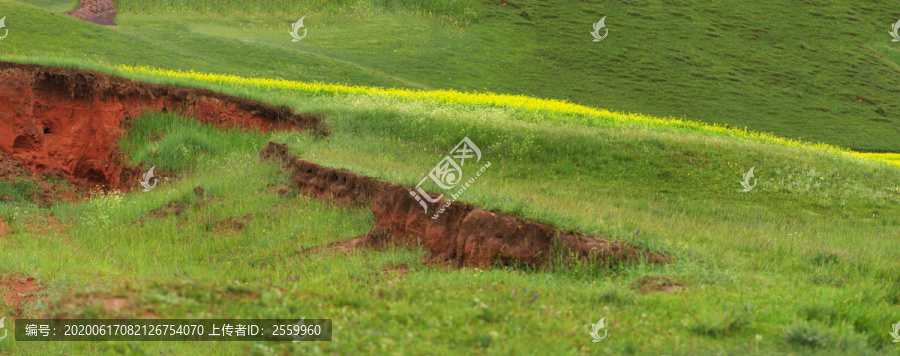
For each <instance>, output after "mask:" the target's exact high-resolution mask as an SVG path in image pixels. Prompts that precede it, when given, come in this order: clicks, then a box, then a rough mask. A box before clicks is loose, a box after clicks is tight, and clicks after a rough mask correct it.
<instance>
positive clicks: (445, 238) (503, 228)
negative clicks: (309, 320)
mask: <svg viewBox="0 0 900 356" xmlns="http://www.w3.org/2000/svg"><path fill="white" fill-rule="evenodd" d="M259 156H260V158H262V159H276V160H280V162H281V164H282V167H283V168H284V169H285V170H286V171H288V172H290V175H291V182H292V184H294V185H295V186H296V187H297V189H298V190H299V191H300V192H301V193H302V194H304V195H308V196H313V197H318V198H333V199H335V200H337V201H339V202H344V203H349V204H366V205H369V206H371V208H372V212H373V213H374V215H375V219H376V221H377V222H376V223H377V225H378V227H376V229H378V230H379V231H387V232H389V233H390V235H392V236H393V237H394V239H395V241H400V242H401V243H405V244H420V243H421V244H423V245H425V246H426V247H427V248H428V249H430V250H431V252H432V254H433V255H434V257H435V258H436V259H440V260H446V261H455V262H456V263H457V265H460V266H461V265H477V266H485V265H488V264H490V263H491V262H492V261H494V260H499V261H501V262H503V263H509V262H512V261H521V262H525V263H527V264H530V265H542V264H544V263H546V262H548V261H549V260H550V259H551V258H552V256H550V252H551V251H550V247H551V245H552V244H553V243H557V244H559V246H560V247H562V248H563V249H568V250H569V251H570V252H574V253H575V254H576V255H577V256H579V257H582V258H597V259H599V260H606V261H621V260H638V259H641V258H643V259H644V260H647V261H651V262H657V263H662V262H666V258H665V257H663V256H662V255H659V254H653V253H649V252H646V251H641V250H637V249H635V248H633V247H631V246H628V245H627V244H624V243H619V242H609V241H605V240H602V239H599V238H596V237H588V236H582V235H576V234H572V233H568V232H564V231H561V230H559V229H557V228H554V227H550V226H547V225H544V224H539V223H535V222H532V221H528V220H524V219H520V218H516V217H511V216H505V215H501V214H497V213H494V212H490V211H487V210H484V209H482V208H480V207H477V206H474V205H470V204H466V203H463V202H454V203H453V204H452V205H450V207H448V208H447V209H446V210H445V211H444V213H443V214H441V215H440V216H439V217H438V218H437V219H432V218H431V214H433V213H434V212H433V210H435V208H437V207H441V206H442V205H444V203H445V201H444V199H441V200H440V201H438V202H436V203H433V204H432V205H431V206H430V207H429V211H430V212H428V213H426V212H423V210H422V209H421V207H420V205H419V204H418V203H417V202H416V201H415V200H414V199H413V198H412V197H411V196H410V193H409V192H410V188H408V187H404V186H400V185H396V184H391V183H388V182H384V181H381V180H377V179H374V178H370V177H365V176H358V175H356V174H353V173H351V172H347V171H342V170H337V169H333V168H328V167H323V166H320V165H317V164H315V163H312V162H308V161H304V160H301V159H298V158H297V157H296V156H292V155H289V154H288V147H287V146H285V145H282V144H278V143H275V142H269V144H268V145H267V146H266V147H264V148H263V149H262V150H260V152H259ZM432 197H435V196H432ZM373 231H374V230H373ZM378 235H379V234H377V233H370V234H368V235H366V237H373V236H378ZM366 237H361V238H358V239H365V238H366ZM373 242H377V241H370V242H369V243H373ZM366 244H368V243H367V242H365V241H354V242H353V245H366Z"/></svg>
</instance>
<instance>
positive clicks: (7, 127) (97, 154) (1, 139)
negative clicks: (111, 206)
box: [0, 62, 327, 189]
mask: <svg viewBox="0 0 900 356" xmlns="http://www.w3.org/2000/svg"><path fill="white" fill-rule="evenodd" d="M148 111H156V112H167V111H171V112H175V113H178V114H182V115H186V116H191V117H194V118H195V119H197V120H198V121H201V122H203V123H208V124H213V125H217V126H219V127H242V128H248V129H252V130H260V131H272V130H289V129H302V130H305V129H315V130H320V131H323V132H327V128H326V127H325V126H324V124H323V123H322V117H321V116H320V115H300V114H294V113H293V112H292V110H291V109H290V108H287V107H276V106H273V105H269V104H265V103H261V102H258V101H253V100H249V99H244V98H239V97H235V96H231V95H226V94H222V93H217V92H214V91H211V90H205V89H196V88H182V87H176V86H169V85H158V84H151V83H144V82H138V81H133V80H129V79H125V78H121V77H116V76H112V75H109V74H105V73H100V72H94V71H86V70H79V69H70V68H54V67H45V66H40V65H34V64H18V63H8V62H0V153H2V154H6V155H8V156H11V157H12V158H13V159H15V160H16V161H19V162H21V163H22V164H23V165H24V166H25V167H28V168H29V169H30V170H32V171H33V172H34V173H38V174H40V173H44V172H58V173H60V174H63V175H65V176H67V177H69V178H71V179H73V180H80V181H86V182H87V183H89V184H91V185H101V186H103V187H105V188H108V189H126V188H127V187H128V186H130V185H132V184H131V183H133V182H132V180H133V179H130V178H132V177H131V176H133V175H135V174H138V175H139V173H140V172H137V171H134V169H130V168H129V167H125V165H124V164H123V162H122V161H123V160H122V157H121V155H120V152H119V150H118V139H119V138H120V137H121V135H122V134H123V133H124V131H125V128H124V127H123V126H125V125H123V123H125V122H126V120H127V119H130V118H137V117H139V116H140V115H142V114H143V113H145V112H148Z"/></svg>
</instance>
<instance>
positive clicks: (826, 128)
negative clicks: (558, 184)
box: [0, 0, 900, 152]
mask: <svg viewBox="0 0 900 356" xmlns="http://www.w3.org/2000/svg"><path fill="white" fill-rule="evenodd" d="M4 1H5V0H4ZM184 4H185V3H183V2H140V1H133V2H132V1H125V2H120V8H121V9H122V12H121V14H120V16H119V18H118V19H117V23H119V26H117V27H115V28H102V27H99V26H95V25H91V24H84V23H81V22H78V21H77V20H74V19H62V16H59V15H54V16H50V15H49V14H44V15H41V16H38V15H37V14H29V15H25V14H24V13H25V12H27V11H26V10H24V8H23V7H22V6H19V5H13V3H9V2H0V11H2V12H4V13H11V12H14V13H23V15H22V16H20V15H16V16H18V17H25V18H26V19H28V21H32V23H30V24H27V25H28V26H27V27H23V26H25V25H26V24H22V23H20V22H18V21H22V19H20V20H15V19H16V17H10V18H9V19H8V26H10V29H11V31H14V32H12V33H13V34H16V33H20V34H22V33H28V34H29V36H18V37H16V36H11V37H9V38H7V39H6V40H4V41H3V42H2V43H0V50H2V53H0V55H4V54H15V55H17V56H26V55H27V56H58V57H72V56H75V57H77V58H84V59H90V60H95V61H104V62H107V63H113V64H149V65H153V66H158V67H163V68H169V69H197V68H203V69H204V70H205V71H209V72H217V73H232V74H239V75H244V76H253V77H268V78H285V79H297V80H307V81H313V80H315V81H323V82H330V83H351V84H365V85H374V86H387V87H406V88H424V89H428V88H446V89H457V90H463V91H472V90H478V91H485V90H487V91H493V92H498V93H513V94H527V95H534V96H538V97H546V98H557V99H568V100H571V101H573V102H576V103H582V104H586V105H590V106H595V107H600V108H605V109H610V110H614V111H623V112H638V113H644V114H648V115H653V116H659V117H667V116H674V117H687V118H689V119H693V120H699V121H704V122H708V123H719V124H727V125H730V126H733V127H738V128H744V127H747V128H748V129H750V130H753V131H760V132H772V133H775V134H776V135H779V136H783V137H789V138H795V139H803V140H807V141H811V142H825V143H830V144H834V145H839V146H842V147H848V148H851V149H854V150H860V151H875V152H884V151H890V152H900V140H897V139H896V137H897V135H898V133H900V107H898V106H897V105H898V104H897V103H896V100H895V98H896V96H897V93H898V89H896V88H898V87H900V82H898V79H897V78H898V77H900V75H898V74H900V64H898V63H900V47H898V46H900V45H898V44H897V43H892V42H890V39H891V38H890V36H888V35H887V31H888V30H889V29H890V23H892V22H895V21H896V20H897V19H898V18H900V13H897V12H896V10H895V9H892V8H891V7H890V6H888V4H879V3H867V4H864V5H859V4H850V3H835V4H832V5H830V6H827V7H823V6H818V5H811V4H798V5H797V6H783V4H782V3H781V2H778V1H764V2H752V3H748V2H737V1H735V2H729V3H728V4H723V3H699V2H698V3H694V2H681V3H679V4H681V5H683V6H677V7H675V9H674V10H672V8H671V6H672V5H669V4H666V3H663V2H659V1H650V2H644V3H641V4H632V5H628V6H624V5H621V4H617V3H613V2H600V3H592V4H581V3H573V2H565V1H551V2H538V1H532V0H523V1H517V2H514V3H512V5H509V6H497V5H496V4H493V3H488V2H477V3H473V2H465V1H435V2H427V3H425V2H380V1H359V2H315V3H309V4H307V5H303V4H300V3H295V2H291V3H288V4H286V5H281V6H283V7H284V9H285V10H283V11H281V12H277V11H276V10H277V9H275V8H271V6H275V7H276V8H277V7H278V5H265V6H267V7H266V8H260V9H256V8H253V7H252V6H254V5H240V6H225V7H221V8H217V10H222V11H224V12H225V13H226V14H227V13H231V12H232V11H238V12H237V13H234V14H233V15H215V14H212V13H210V11H208V10H204V8H201V6H200V5H203V6H207V5H204V4H208V3H207V2H190V4H191V5H184ZM259 4H263V3H259ZM419 4H423V5H419ZM424 4H427V5H424ZM320 5H321V6H320ZM138 6H140V7H141V8H142V9H144V10H137V7H138ZM192 6H193V8H191V7H192ZM246 6H250V8H248V9H247V10H243V7H246ZM258 6H263V5H258ZM319 7H320V8H319ZM467 9H471V10H472V11H474V15H471V16H473V17H472V18H471V19H472V21H474V22H473V23H472V24H471V25H465V24H454V23H453V21H447V20H445V19H442V18H440V16H442V14H443V16H449V17H451V18H454V17H465V16H466V15H465V14H466V13H468V12H467ZM180 11H185V12H180ZM270 12H272V13H270ZM428 12H432V13H433V14H436V15H428ZM149 13H152V15H149ZM303 15H306V20H305V25H306V28H307V29H309V31H310V32H309V33H310V34H309V35H308V36H307V38H305V39H304V40H303V41H301V42H300V43H292V42H290V37H289V36H288V35H287V33H286V32H287V31H288V30H289V29H290V24H291V23H293V22H294V21H296V20H297V19H298V18H299V17H300V16H303ZM603 16H607V21H606V24H607V26H608V27H609V28H610V33H611V35H610V37H608V38H607V39H606V40H604V41H603V42H601V43H592V42H591V41H590V39H591V38H590V36H589V35H588V33H587V32H588V31H589V30H590V24H591V23H594V22H596V21H597V20H599V18H600V17H603ZM14 20H15V21H14ZM835 23H842V24H846V26H841V27H840V29H839V30H835V29H834V24H835ZM13 24H16V26H18V27H12V26H13ZM47 28H53V29H56V30H55V31H45V29H47ZM15 31H19V32H15ZM835 31H837V32H835ZM826 33H827V34H828V35H824V34H826ZM113 42H114V43H117V46H115V47H106V46H103V43H113ZM138 49H139V50H138ZM251 54H252V55H251ZM860 99H862V100H860ZM848 127H852V128H853V129H852V130H848V129H847V128H848Z"/></svg>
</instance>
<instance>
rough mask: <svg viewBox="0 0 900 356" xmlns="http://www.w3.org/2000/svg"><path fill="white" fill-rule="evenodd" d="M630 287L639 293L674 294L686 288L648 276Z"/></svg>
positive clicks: (674, 282)
mask: <svg viewBox="0 0 900 356" xmlns="http://www.w3.org/2000/svg"><path fill="white" fill-rule="evenodd" d="M631 287H632V288H634V289H635V290H639V291H641V293H650V292H675V291H679V290H683V289H685V288H687V287H685V286H684V285H683V284H681V283H678V282H676V281H674V280H672V279H670V278H663V277H650V276H645V277H641V278H639V279H638V280H636V281H634V283H632V284H631Z"/></svg>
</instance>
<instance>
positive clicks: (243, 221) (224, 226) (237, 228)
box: [214, 214, 254, 232]
mask: <svg viewBox="0 0 900 356" xmlns="http://www.w3.org/2000/svg"><path fill="white" fill-rule="evenodd" d="M253 218H254V216H253V214H247V215H244V216H240V217H231V218H228V219H225V220H222V221H217V222H216V224H215V229H214V230H215V231H218V232H222V231H227V230H230V231H234V232H241V231H244V227H245V226H247V224H249V223H250V222H251V221H253Z"/></svg>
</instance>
